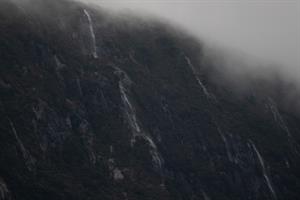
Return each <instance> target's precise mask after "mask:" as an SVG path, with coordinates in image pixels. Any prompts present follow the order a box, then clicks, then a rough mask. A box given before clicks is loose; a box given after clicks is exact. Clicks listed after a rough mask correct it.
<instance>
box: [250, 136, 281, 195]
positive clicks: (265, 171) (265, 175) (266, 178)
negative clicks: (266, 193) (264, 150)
mask: <svg viewBox="0 0 300 200" xmlns="http://www.w3.org/2000/svg"><path fill="white" fill-rule="evenodd" d="M250 143H251V145H252V147H253V149H254V151H255V153H256V155H257V157H258V160H259V163H260V165H261V168H262V172H263V176H264V179H265V180H266V182H267V185H268V187H269V190H270V192H271V194H272V196H273V198H274V199H277V195H276V193H275V190H274V189H273V186H272V182H271V180H270V178H269V176H268V175H267V170H266V167H265V162H264V159H263V157H262V156H261V154H260V152H259V151H258V149H257V148H256V146H255V144H254V143H253V142H252V141H251V140H250Z"/></svg>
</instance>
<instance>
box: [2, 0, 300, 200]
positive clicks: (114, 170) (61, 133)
mask: <svg viewBox="0 0 300 200" xmlns="http://www.w3.org/2000/svg"><path fill="white" fill-rule="evenodd" d="M30 7H31V8H30V9H29V8H27V7H26V4H24V5H20V4H18V5H16V4H13V3H10V2H9V1H2V2H0V115H1V118H0V199H1V200H2V199H3V200H8V199H11V200H15V199H16V200H20V199H22V200H34V199H44V200H46V199H49V200H50V199H51V200H53V199H57V200H60V199H78V200H79V199H80V200H82V199H91V200H93V199H108V200H112V199H124V200H127V199H128V200H135V199H136V200H137V199H143V200H150V199H153V200H158V199H162V200H167V199H170V200H171V199H172V200H185V199H204V200H214V199H216V200H221V199H224V200H225V199H228V200H232V199H241V200H242V199H243V200H244V199H249V200H250V199H251V200H258V199H264V200H266V199H270V200H271V199H284V200H287V199H291V200H292V199H293V200H294V199H298V198H300V193H299V191H300V190H299V188H300V182H299V181H300V180H299V179H300V174H299V166H300V165H299V164H300V159H299V141H300V136H299V130H300V126H299V124H300V120H299V115H297V113H296V114H295V113H294V112H288V111H287V110H285V109H283V108H282V107H281V104H280V102H279V101H278V100H277V98H275V97H274V95H273V96H272V95H269V94H274V92H273V91H272V92H268V91H265V93H264V92H262V90H261V88H260V89H259V85H253V90H252V93H251V94H243V95H238V94H237V93H235V92H233V89H232V88H230V87H229V86H225V85H221V84H216V83H215V82H214V81H212V79H210V74H212V73H214V69H212V68H213V67H212V66H211V64H210V62H209V61H208V60H207V58H206V57H205V52H204V50H203V48H202V45H201V43H199V42H197V41H196V40H194V39H192V38H189V37H187V36H185V35H184V34H182V33H178V32H175V31H174V30H173V29H171V28H166V26H164V25H163V24H158V23H153V22H146V21H143V20H138V19H136V18H132V17H129V18H127V19H122V18H123V17H122V16H120V17H116V16H112V15H110V14H107V13H105V12H104V11H101V10H100V11H97V10H95V9H91V8H89V7H86V6H83V5H81V4H77V3H73V2H66V1H58V0H56V1H43V2H42V3H41V2H39V1H32V2H31V6H30ZM221 67H222V66H218V70H220V68H221ZM271 85H272V84H271ZM269 88H272V87H269ZM270 90H271V89H270ZM267 94H268V95H267Z"/></svg>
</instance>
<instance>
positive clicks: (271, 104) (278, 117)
mask: <svg viewBox="0 0 300 200" xmlns="http://www.w3.org/2000/svg"><path fill="white" fill-rule="evenodd" d="M268 102H269V103H268V105H269V108H270V110H271V112H272V115H273V118H274V120H275V122H277V123H278V124H279V126H280V127H281V128H282V129H283V130H284V131H285V132H286V133H287V134H288V136H291V133H290V130H289V128H288V126H287V125H286V123H285V122H284V119H283V117H282V116H281V114H280V112H279V110H278V108H277V105H276V104H275V102H274V101H273V100H272V99H271V98H268Z"/></svg>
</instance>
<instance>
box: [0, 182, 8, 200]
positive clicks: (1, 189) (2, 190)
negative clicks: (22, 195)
mask: <svg viewBox="0 0 300 200" xmlns="http://www.w3.org/2000/svg"><path fill="white" fill-rule="evenodd" d="M8 196H9V190H8V188H7V185H6V183H5V182H4V181H3V180H2V178H0V199H1V200H2V199H3V200H4V199H8V198H7V197H8Z"/></svg>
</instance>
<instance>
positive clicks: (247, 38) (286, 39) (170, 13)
mask: <svg viewBox="0 0 300 200" xmlns="http://www.w3.org/2000/svg"><path fill="white" fill-rule="evenodd" d="M81 1H82V2H85V3H95V4H97V5H100V6H102V7H104V8H109V9H112V10H115V11H120V10H123V11H124V10H127V11H128V10H131V11H134V12H135V13H137V15H145V13H147V15H153V16H156V17H158V18H161V19H164V20H168V21H169V22H171V23H172V24H175V25H179V26H180V27H183V28H184V29H186V30H187V31H188V32H190V33H192V34H194V35H195V36H197V37H198V38H200V39H202V40H203V41H205V42H206V43H208V44H211V45H212V46H215V44H217V46H220V47H223V48H224V49H226V50H227V51H229V52H233V54H243V55H244V57H248V58H252V59H253V60H256V61H259V62H261V63H262V64H263V65H265V66H266V65H268V66H269V67H271V68H276V69H278V70H279V71H281V73H283V74H285V75H287V76H288V78H294V79H295V80H298V79H300V23H299V18H300V3H299V1H297V0H261V1H257V0H254V1H253V0H239V1H238V0H236V1H235V0H230V1H226V0H210V1H206V0H186V1H182V0H164V1H158V0H122V1H121V0H81Z"/></svg>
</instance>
